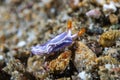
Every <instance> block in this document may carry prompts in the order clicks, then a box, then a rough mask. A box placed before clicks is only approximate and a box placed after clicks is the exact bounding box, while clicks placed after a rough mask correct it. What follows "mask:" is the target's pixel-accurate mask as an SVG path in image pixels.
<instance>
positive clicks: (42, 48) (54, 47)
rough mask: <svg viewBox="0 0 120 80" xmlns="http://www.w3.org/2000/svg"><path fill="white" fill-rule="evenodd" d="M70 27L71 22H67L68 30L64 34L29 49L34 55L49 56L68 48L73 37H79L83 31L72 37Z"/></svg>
mask: <svg viewBox="0 0 120 80" xmlns="http://www.w3.org/2000/svg"><path fill="white" fill-rule="evenodd" d="M71 27H72V21H68V30H67V31H66V32H63V33H61V34H59V35H57V36H56V37H54V38H53V39H51V40H49V41H48V42H46V43H45V44H42V45H40V44H38V45H36V46H33V47H32V48H31V52H32V53H33V54H36V55H43V54H50V53H52V52H55V51H58V50H60V49H62V48H64V47H66V46H69V45H70V44H72V42H73V39H74V38H75V37H77V36H78V35H79V36H80V35H81V34H82V33H84V31H85V30H82V31H80V32H79V33H77V34H74V35H72V34H71Z"/></svg>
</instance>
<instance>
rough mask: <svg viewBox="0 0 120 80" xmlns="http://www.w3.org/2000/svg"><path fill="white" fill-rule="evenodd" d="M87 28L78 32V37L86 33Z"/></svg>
mask: <svg viewBox="0 0 120 80" xmlns="http://www.w3.org/2000/svg"><path fill="white" fill-rule="evenodd" d="M85 31H86V30H85V28H82V29H81V30H80V31H79V32H78V36H81V35H83V34H84V33H85Z"/></svg>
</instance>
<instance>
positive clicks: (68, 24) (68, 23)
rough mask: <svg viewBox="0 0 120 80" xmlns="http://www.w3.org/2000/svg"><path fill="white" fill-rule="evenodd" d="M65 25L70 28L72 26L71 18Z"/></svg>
mask: <svg viewBox="0 0 120 80" xmlns="http://www.w3.org/2000/svg"><path fill="white" fill-rule="evenodd" d="M67 27H68V29H71V28H72V21H71V20H69V21H68V22H67Z"/></svg>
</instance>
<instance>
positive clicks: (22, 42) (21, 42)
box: [17, 41, 26, 47]
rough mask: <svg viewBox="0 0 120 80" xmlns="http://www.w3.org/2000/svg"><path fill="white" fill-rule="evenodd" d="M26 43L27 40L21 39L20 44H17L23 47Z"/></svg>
mask: <svg viewBox="0 0 120 80" xmlns="http://www.w3.org/2000/svg"><path fill="white" fill-rule="evenodd" d="M25 45H26V42H25V41H20V42H19V43H18V44H17V47H23V46H25Z"/></svg>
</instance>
